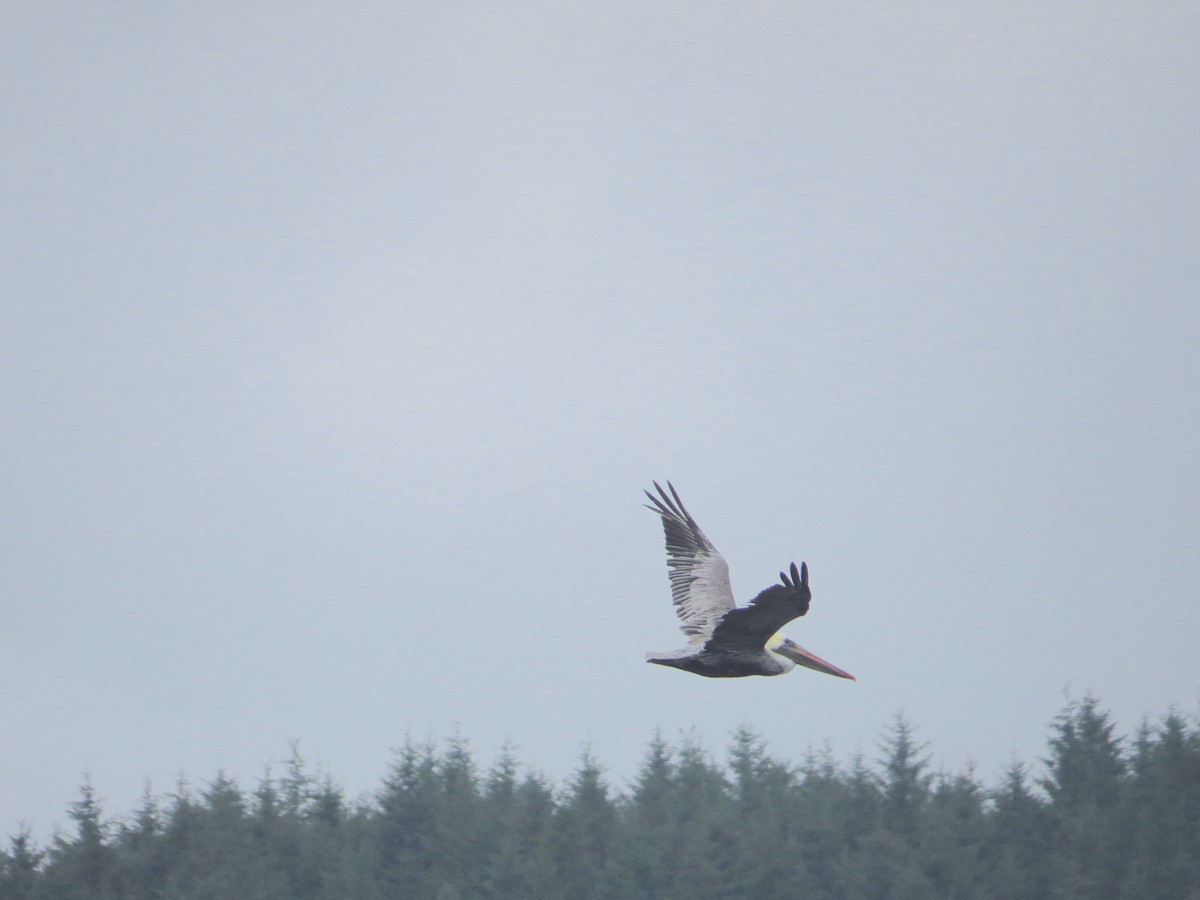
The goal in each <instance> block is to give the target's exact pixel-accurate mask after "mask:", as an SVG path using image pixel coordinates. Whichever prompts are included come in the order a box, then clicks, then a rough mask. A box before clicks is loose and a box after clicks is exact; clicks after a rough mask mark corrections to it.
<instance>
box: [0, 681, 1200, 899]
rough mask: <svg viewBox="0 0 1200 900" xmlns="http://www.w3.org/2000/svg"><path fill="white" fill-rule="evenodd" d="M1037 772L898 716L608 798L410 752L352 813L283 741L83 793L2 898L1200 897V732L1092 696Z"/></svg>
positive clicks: (671, 772) (694, 763)
mask: <svg viewBox="0 0 1200 900" xmlns="http://www.w3.org/2000/svg"><path fill="white" fill-rule="evenodd" d="M1044 762H1045V767H1044V775H1042V776H1041V777H1038V778H1036V779H1035V778H1033V777H1031V776H1030V775H1029V774H1028V772H1027V770H1026V768H1025V767H1024V766H1023V765H1021V764H1019V763H1014V764H1013V765H1012V766H1011V767H1010V768H1009V769H1008V771H1007V772H1006V773H1005V775H1004V777H1003V778H1002V780H1001V781H1000V783H999V784H997V785H994V786H992V787H990V788H987V787H985V786H983V785H981V784H980V783H979V781H978V780H977V779H976V778H975V777H974V775H973V774H972V773H970V772H966V773H962V774H955V775H952V774H947V773H944V772H938V771H935V770H934V769H933V768H932V767H931V762H930V758H929V755H928V754H927V753H926V751H925V749H924V747H923V745H922V744H920V743H919V742H918V741H917V740H916V739H915V737H914V734H913V731H912V729H911V727H910V726H909V725H908V723H907V722H906V721H905V720H904V719H903V718H897V720H896V721H895V722H894V723H893V725H892V726H891V728H890V729H889V731H888V732H887V735H886V737H885V739H884V741H883V745H882V747H881V753H880V756H879V758H878V760H876V761H873V762H871V763H868V762H866V761H864V760H863V759H861V758H857V759H854V760H853V761H851V762H850V763H849V764H842V763H839V762H836V761H835V760H834V759H833V758H832V757H831V756H830V755H829V754H828V753H811V754H810V755H809V756H807V757H806V758H804V759H803V760H802V761H800V762H799V763H792V762H788V761H784V760H780V759H776V758H774V757H772V756H770V755H769V754H768V753H767V752H766V751H765V749H764V746H763V743H762V741H761V740H760V739H759V738H758V737H756V736H755V734H753V733H752V732H751V731H749V730H741V731H739V732H737V733H736V734H735V735H734V736H733V739H732V743H731V746H730V747H729V750H728V753H727V760H726V762H725V763H724V764H723V765H722V764H718V763H716V762H715V761H714V760H713V759H712V758H711V756H710V755H709V754H708V753H707V752H706V751H705V750H704V749H703V748H701V747H700V746H699V745H698V744H697V743H695V742H693V741H688V740H684V741H682V742H681V743H679V744H677V745H672V744H669V743H668V742H666V741H664V740H662V739H661V738H658V737H656V738H654V739H653V740H652V741H651V742H650V744H649V746H648V748H647V750H646V755H645V759H644V762H643V763H642V766H641V769H640V771H639V772H638V773H637V776H636V778H635V779H634V780H633V781H632V783H631V784H629V785H628V787H627V789H626V790H617V789H616V788H615V787H614V786H613V785H612V784H610V783H609V782H608V780H607V779H606V778H605V776H604V774H603V772H602V769H601V768H600V766H599V765H598V764H597V763H596V761H595V760H594V759H592V757H591V756H590V755H588V754H585V755H584V756H583V758H582V760H581V762H580V764H579V766H578V768H577V769H576V771H575V772H574V774H573V775H572V777H570V778H569V779H568V780H567V781H566V783H564V784H561V785H554V784H551V783H549V782H548V781H547V780H546V779H545V778H543V777H542V776H540V775H538V774H537V773H535V772H530V771H525V770H523V769H522V768H521V767H520V766H519V764H518V761H517V760H516V759H515V757H514V755H513V754H512V753H511V752H506V753H505V754H503V755H502V756H501V758H500V759H499V761H498V762H497V763H496V764H495V765H494V766H492V767H491V768H490V769H487V770H481V769H480V767H479V766H478V765H477V764H476V762H475V761H474V759H473V757H472V755H471V753H470V749H469V747H468V745H467V743H466V742H465V741H464V740H462V739H460V738H452V739H450V740H448V741H446V742H445V743H444V744H443V745H441V746H434V745H430V744H421V743H412V742H409V743H407V744H406V745H405V746H404V747H403V748H402V749H400V750H398V751H397V752H396V755H395V758H394V760H393V763H392V765H391V768H390V770H389V771H388V773H387V775H386V777H385V778H384V780H383V783H382V785H381V786H380V787H379V789H378V790H377V791H376V792H375V794H374V795H373V796H372V797H371V798H370V799H366V800H356V801H349V800H348V799H347V798H346V797H345V796H344V794H343V792H342V791H341V790H340V789H339V788H338V787H337V785H336V784H334V783H333V782H332V781H331V780H330V779H329V778H328V777H327V776H325V777H316V776H314V775H312V774H311V773H310V772H309V771H308V769H307V768H306V766H305V764H304V763H303V761H302V760H301V758H300V756H299V753H298V752H297V751H296V748H295V747H293V752H292V757H291V759H290V760H289V761H288V763H287V765H286V767H285V770H284V771H283V772H282V773H281V774H279V775H278V776H275V777H270V776H268V777H264V778H263V779H261V780H260V781H259V783H258V784H257V786H256V787H255V788H254V789H253V790H249V791H247V790H245V789H243V788H242V787H241V786H239V785H238V784H237V783H236V782H234V781H233V780H231V779H229V778H227V777H225V776H224V775H220V774H219V775H217V776H216V777H215V778H214V779H213V780H212V781H211V782H210V783H208V784H207V785H206V786H205V787H203V788H202V789H200V790H198V791H193V790H191V789H189V788H187V787H184V786H181V787H180V788H179V789H178V790H177V792H176V793H174V794H173V795H170V796H168V797H166V798H157V797H154V796H152V795H149V794H148V795H147V796H146V797H145V798H144V800H143V802H142V804H141V806H140V808H139V809H137V810H136V811H135V812H133V813H132V814H131V815H129V816H128V817H126V818H122V819H119V820H110V819H107V818H106V817H105V815H104V813H103V811H102V809H101V807H100V804H99V803H98V801H97V799H96V795H95V793H94V791H93V789H92V787H91V786H90V784H86V783H85V785H84V787H83V789H82V794H81V797H80V799H79V800H78V801H77V802H76V803H74V804H73V805H72V807H71V809H70V811H69V816H70V818H71V820H72V822H73V826H74V827H73V830H72V833H70V834H60V835H57V836H56V837H54V838H53V840H52V841H51V842H50V844H49V845H48V846H46V847H38V846H36V845H35V844H34V842H33V841H32V840H31V838H30V836H29V834H28V833H27V832H26V833H21V834H18V835H16V836H15V837H13V838H12V839H11V840H10V845H9V847H8V848H7V850H4V851H0V898H3V900H25V898H39V900H40V898H88V900H99V898H121V900H139V898H147V900H149V898H154V900H184V898H188V900H192V898H197V900H198V898H214V900H215V898H221V900H228V898H245V900H250V898H263V900H266V898H280V900H298V898H356V900H358V898H362V900H370V898H405V900H409V898H413V900H421V898H430V900H467V898H505V900H517V898H531V900H532V898H571V900H584V898H655V900H664V898H680V900H682V898H688V900H693V898H701V900H703V898H731V900H732V898H749V897H756V896H764V897H768V896H769V897H819V898H825V900H840V898H845V900H909V898H911V900H930V898H955V900H960V898H961V900H968V898H995V900H1035V898H1036V900H1050V898H1053V900H1058V898H1079V900H1106V898H1131V900H1132V898H1137V900H1200V729H1198V728H1197V726H1196V723H1195V722H1194V721H1192V720H1189V719H1187V718H1184V717H1182V716H1180V715H1177V714H1174V713H1172V714H1170V715H1167V716H1166V717H1164V718H1163V719H1162V720H1161V721H1160V722H1158V723H1157V724H1155V725H1147V726H1144V727H1143V728H1142V729H1141V730H1140V731H1139V732H1138V733H1137V734H1136V735H1134V736H1132V737H1131V738H1121V737H1118V736H1116V735H1114V726H1113V723H1112V721H1111V719H1110V716H1109V714H1108V713H1107V712H1106V711H1105V710H1103V709H1102V708H1101V707H1100V706H1099V704H1098V702H1097V701H1096V700H1095V699H1094V698H1087V699H1084V700H1082V701H1078V702H1074V703H1072V704H1071V705H1069V706H1068V707H1067V708H1066V709H1065V710H1064V711H1063V712H1062V713H1061V714H1060V715H1059V716H1058V717H1057V718H1056V719H1055V720H1054V722H1053V723H1052V724H1051V726H1050V734H1049V741H1048V752H1047V757H1046V759H1045V760H1044Z"/></svg>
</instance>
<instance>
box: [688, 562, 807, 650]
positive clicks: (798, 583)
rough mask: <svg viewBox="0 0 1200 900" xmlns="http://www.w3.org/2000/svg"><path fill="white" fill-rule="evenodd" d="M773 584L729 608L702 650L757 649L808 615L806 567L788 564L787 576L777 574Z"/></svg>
mask: <svg viewBox="0 0 1200 900" xmlns="http://www.w3.org/2000/svg"><path fill="white" fill-rule="evenodd" d="M779 580H780V582H781V583H780V584H773V585H771V586H770V587H769V588H767V589H766V590H765V591H763V592H762V593H760V594H759V595H758V596H757V597H755V598H754V599H753V600H751V601H750V603H749V605H747V606H743V607H740V608H738V609H731V610H729V612H727V613H726V614H725V616H724V618H722V619H721V621H720V622H718V623H717V627H716V628H715V629H714V630H713V633H712V637H711V638H709V639H708V642H707V643H706V644H705V648H706V649H708V650H761V649H763V647H764V646H765V645H766V643H767V641H768V640H769V639H770V637H771V635H773V634H775V632H777V631H778V630H779V629H780V628H782V627H783V626H784V625H786V624H787V623H788V622H790V621H792V619H798V618H799V617H800V616H802V615H804V614H805V613H807V612H808V605H809V603H811V602H812V591H810V590H809V588H808V565H807V563H801V564H800V569H799V570H797V569H796V564H795V563H792V567H791V577H788V575H787V574H786V573H784V572H780V573H779Z"/></svg>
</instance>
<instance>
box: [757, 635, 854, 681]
mask: <svg viewBox="0 0 1200 900" xmlns="http://www.w3.org/2000/svg"><path fill="white" fill-rule="evenodd" d="M767 650H769V651H770V652H771V653H774V654H775V655H776V656H781V657H783V660H782V661H781V662H782V664H783V665H784V666H785V667H786V668H788V669H791V668H793V667H795V666H804V667H805V668H808V669H815V670H816V671H818V672H824V673H825V674H826V675H836V676H837V677H838V678H849V679H850V680H851V681H857V680H858V679H857V678H855V677H854V676H853V675H851V674H850V673H849V672H847V671H845V670H843V669H839V668H838V667H837V666H835V665H834V664H833V663H830V662H826V661H825V660H823V659H821V657H819V656H817V655H816V654H815V653H810V652H809V651H807V650H805V649H804V648H803V647H801V646H800V645H799V644H797V643H796V642H795V641H793V640H792V639H791V638H787V637H784V636H783V632H781V631H780V632H776V633H775V634H773V635H772V636H771V639H770V640H769V641H767Z"/></svg>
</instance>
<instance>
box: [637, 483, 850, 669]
mask: <svg viewBox="0 0 1200 900" xmlns="http://www.w3.org/2000/svg"><path fill="white" fill-rule="evenodd" d="M654 487H655V488H656V489H657V491H658V496H657V497H656V496H654V495H653V494H651V493H650V492H649V491H646V496H647V497H649V498H650V504H652V505H648V506H647V508H648V509H650V510H651V511H652V512H655V513H657V514H658V515H659V516H660V517H661V518H662V523H663V531H664V532H665V534H666V539H667V571H668V575H669V578H670V581H671V599H672V600H673V601H674V604H675V612H676V614H678V616H679V623H680V624H679V627H680V629H681V630H682V631H683V633H684V635H685V636H686V637H687V639H688V644H687V646H686V647H684V648H682V649H680V650H673V651H670V652H667V653H647V654H646V662H650V663H654V664H656V665H660V666H670V667H671V668H674V669H683V670H684V671H685V672H692V673H694V674H696V675H703V676H705V677H706V678H744V677H746V676H748V675H783V674H784V673H786V672H790V671H791V670H792V669H794V668H796V666H798V665H799V666H804V667H806V668H809V669H815V670H816V671H818V672H824V673H825V674H827V675H836V676H838V677H839V678H849V679H850V680H852V681H853V680H855V679H854V676H853V675H851V674H850V673H849V672H845V671H843V670H842V669H839V668H838V667H837V666H835V665H833V664H832V663H829V662H826V661H825V660H823V659H821V657H819V656H817V655H816V654H814V653H811V652H809V651H808V650H805V649H804V648H803V647H801V646H800V645H799V644H797V643H795V642H794V641H792V640H790V639H789V638H786V637H784V636H783V633H782V631H781V629H782V628H783V626H784V625H786V624H787V623H788V622H790V621H792V620H793V619H797V618H799V617H800V616H803V615H805V614H806V613H807V612H808V607H809V604H810V603H811V602H812V591H811V590H810V589H809V586H808V564H807V563H803V562H802V563H800V568H799V569H797V568H796V564H795V563H792V564H791V567H790V569H789V571H788V572H780V573H779V581H780V583H779V584H773V585H771V586H770V587H769V588H767V589H766V590H764V591H762V592H760V593H759V594H758V596H757V597H755V598H754V599H753V600H751V601H750V603H749V605H748V606H743V607H739V606H737V604H736V603H735V602H734V599H733V588H732V587H731V586H730V583H729V566H728V565H727V564H726V562H725V558H724V557H723V556H721V554H720V553H719V552H718V551H717V548H716V547H714V546H713V544H712V542H711V541H710V540H709V539H708V538H707V537H705V535H704V532H703V531H701V530H700V526H699V525H697V524H696V520H695V519H693V518H692V516H691V513H689V512H688V511H687V508H686V507H685V506H684V505H683V501H682V500H680V499H679V494H678V493H677V492H676V491H675V487H674V485H672V484H671V482H669V481H668V482H667V487H668V488H669V489H670V493H669V494H668V493H667V491H664V490H663V489H662V486H661V485H659V483H658V482H657V481H656V482H654Z"/></svg>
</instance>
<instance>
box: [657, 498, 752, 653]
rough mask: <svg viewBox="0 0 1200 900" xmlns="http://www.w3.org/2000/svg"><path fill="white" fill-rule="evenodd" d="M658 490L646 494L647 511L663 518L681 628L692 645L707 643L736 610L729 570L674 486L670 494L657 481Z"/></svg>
mask: <svg viewBox="0 0 1200 900" xmlns="http://www.w3.org/2000/svg"><path fill="white" fill-rule="evenodd" d="M654 487H655V488H656V489H657V490H658V496H657V497H655V496H654V495H653V494H651V493H650V492H649V491H646V496H647V497H649V498H650V503H652V504H653V506H651V505H649V504H648V505H647V508H648V509H650V510H651V511H653V512H656V513H658V514H659V515H660V516H661V517H662V523H663V531H664V532H665V533H666V537H667V571H668V575H669V577H670V579H671V599H672V600H673V601H674V603H675V612H676V614H677V615H678V616H679V621H680V625H679V627H680V629H682V631H683V633H684V634H685V635H687V639H688V641H689V642H690V643H700V642H703V641H707V640H708V639H709V638H710V637H712V634H713V629H714V628H716V627H717V623H719V622H720V621H721V620H722V619H723V618H724V617H725V616H726V614H728V613H729V611H730V610H732V609H733V608H734V602H733V588H732V587H730V585H729V566H728V565H727V564H726V563H725V557H723V556H722V555H721V554H720V553H719V552H718V551H717V548H716V547H714V546H713V545H712V541H710V540H709V539H708V538H707V537H705V536H704V532H703V531H701V530H700V526H699V525H697V524H696V520H695V519H693V518H692V516H691V513H689V512H688V511H687V509H686V508H685V507H684V505H683V501H682V500H680V499H679V494H677V493H676V492H675V487H674V485H672V484H671V482H669V481H668V482H667V487H668V488H670V489H671V493H670V494H668V493H667V492H666V491H664V490H663V489H662V486H661V485H659V483H658V482H657V481H656V482H654ZM768 636H769V635H768ZM764 640H765V638H764Z"/></svg>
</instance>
